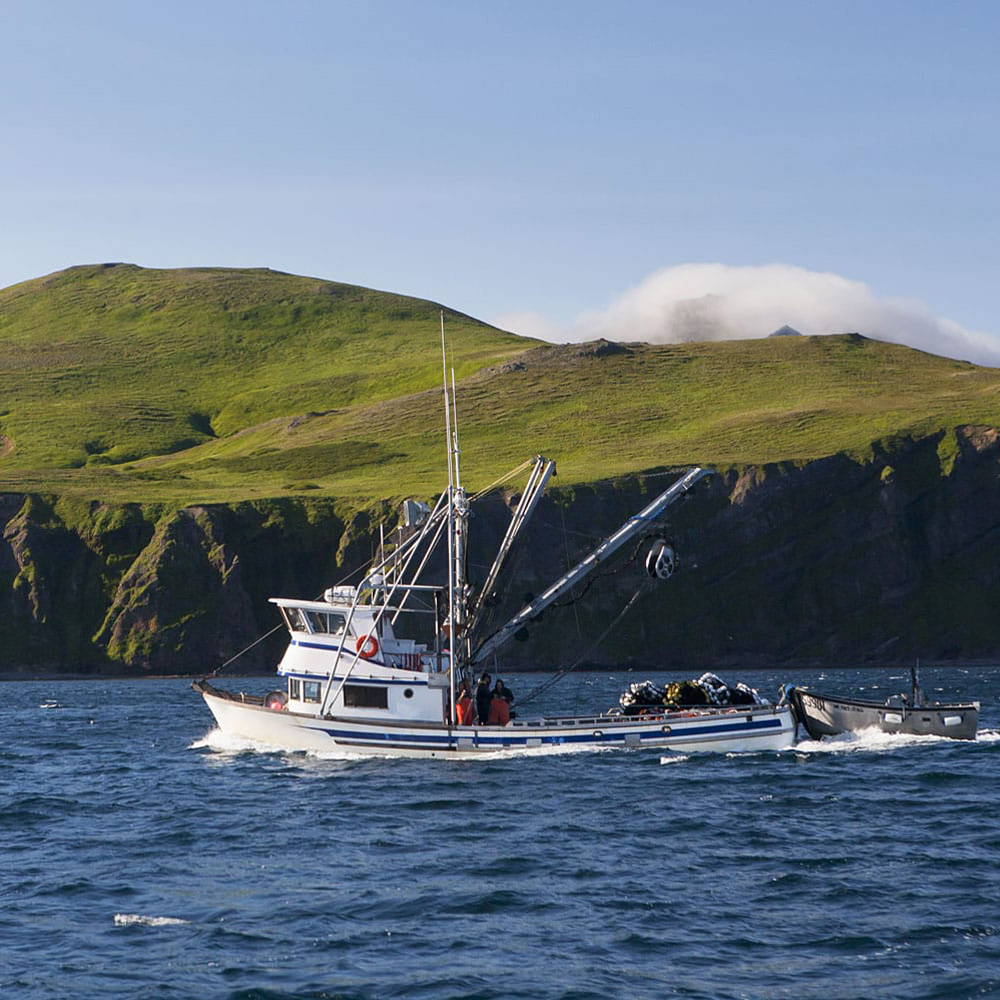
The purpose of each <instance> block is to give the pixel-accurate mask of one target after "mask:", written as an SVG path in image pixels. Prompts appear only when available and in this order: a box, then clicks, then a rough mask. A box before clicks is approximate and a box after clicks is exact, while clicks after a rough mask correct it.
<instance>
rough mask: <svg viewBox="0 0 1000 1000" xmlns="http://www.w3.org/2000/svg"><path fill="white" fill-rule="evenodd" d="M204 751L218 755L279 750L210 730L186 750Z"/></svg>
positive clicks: (266, 744) (216, 730)
mask: <svg viewBox="0 0 1000 1000" xmlns="http://www.w3.org/2000/svg"><path fill="white" fill-rule="evenodd" d="M204 749H209V750H218V751H219V752H220V753H243V752H244V751H246V750H256V751H258V752H260V753H274V752H275V751H276V750H280V749H281V748H280V747H275V746H272V745H271V744H270V743H261V742H260V741H258V740H250V739H246V738H244V737H242V736H234V735H233V734H232V733H225V732H223V731H222V730H221V729H210V730H209V731H208V732H207V733H205V735H204V736H203V737H202V738H201V739H200V740H195V741H194V742H193V743H192V744H190V745H189V746H188V750H204Z"/></svg>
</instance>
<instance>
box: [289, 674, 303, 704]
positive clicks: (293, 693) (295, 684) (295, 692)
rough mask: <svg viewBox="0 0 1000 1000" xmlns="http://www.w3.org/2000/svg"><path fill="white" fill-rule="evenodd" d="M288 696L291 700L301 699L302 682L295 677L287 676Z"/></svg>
mask: <svg viewBox="0 0 1000 1000" xmlns="http://www.w3.org/2000/svg"><path fill="white" fill-rule="evenodd" d="M288 697H289V698H290V699H291V700H292V701H301V700H302V682H301V681H300V680H299V679H298V678H297V677H289V678H288Z"/></svg>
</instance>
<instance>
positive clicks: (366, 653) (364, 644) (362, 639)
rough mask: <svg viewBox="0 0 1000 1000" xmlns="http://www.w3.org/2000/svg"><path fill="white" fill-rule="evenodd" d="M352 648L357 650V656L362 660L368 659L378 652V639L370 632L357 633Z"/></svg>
mask: <svg viewBox="0 0 1000 1000" xmlns="http://www.w3.org/2000/svg"><path fill="white" fill-rule="evenodd" d="M354 648H355V649H356V650H357V651H358V656H360V657H361V659H362V660H370V659H371V658H372V657H373V656H374V655H375V654H376V653H377V652H378V639H376V638H375V636H374V635H371V634H370V633H369V634H368V635H359V636H358V641H357V644H356V645H355V647H354Z"/></svg>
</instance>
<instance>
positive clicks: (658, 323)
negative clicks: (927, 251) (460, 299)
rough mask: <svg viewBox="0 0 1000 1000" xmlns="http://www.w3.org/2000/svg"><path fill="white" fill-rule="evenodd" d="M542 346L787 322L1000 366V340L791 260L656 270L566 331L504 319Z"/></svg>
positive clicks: (758, 331) (712, 333)
mask: <svg viewBox="0 0 1000 1000" xmlns="http://www.w3.org/2000/svg"><path fill="white" fill-rule="evenodd" d="M498 323H499V325H506V328H507V329H513V330H514V331H515V332H518V333H523V334H526V335H530V336H536V337H541V338H543V339H545V340H572V341H579V340H594V339H597V338H598V337H605V338H607V339H608V340H626V341H629V340H631V341H646V342H648V343H654V344H663V343H683V342H685V341H694V340H734V339H752V338H757V337H766V336H768V335H769V334H770V333H772V332H774V331H775V330H777V329H779V328H780V327H782V326H785V325H788V326H791V327H793V328H794V329H795V330H798V331H799V332H800V333H803V334H806V335H819V334H833V333H847V332H858V333H862V334H864V335H865V336H868V337H874V338H876V339H878V340H887V341H891V342H893V343H898V344H906V345H907V346H909V347H915V348H918V349H919V350H922V351H928V352H930V353H932V354H940V355H944V356H946V357H952V358H958V359H961V360H967V361H974V362H976V363H977V364H985V365H1000V341H998V340H997V339H996V338H993V337H990V336H988V335H986V334H983V333H976V332H974V331H971V330H966V329H965V328H964V327H962V326H960V325H959V324H958V323H955V322H953V321H952V320H949V319H945V318H943V317H939V316H936V315H935V314H934V312H933V311H932V310H931V309H930V308H929V307H928V306H927V305H926V304H924V303H922V302H919V301H914V300H909V299H892V298H881V297H879V296H877V295H876V294H875V293H874V292H873V291H872V290H871V288H869V287H868V285H866V284H864V283H863V282H860V281H855V280H853V279H850V278H845V277H842V276H841V275H838V274H832V273H826V272H821V271H810V270H807V269H806V268H802V267H795V266H793V265H790V264H764V265H754V266H734V265H729V264H679V265H677V266H674V267H666V268H663V269H661V270H658V271H654V272H653V273H652V274H650V275H648V276H647V277H646V278H644V279H643V280H642V281H640V282H639V284H637V285H636V286H635V287H633V288H631V289H629V290H628V291H626V292H625V293H624V294H622V295H620V296H619V297H618V298H617V299H615V301H614V302H612V303H611V304H610V305H609V306H608V307H607V308H606V309H602V310H599V311H594V312H587V313H583V314H582V315H580V316H578V317H577V319H576V320H575V321H574V322H573V323H572V324H571V325H570V326H569V327H568V328H559V327H557V326H555V325H554V324H552V323H550V322H548V321H546V320H545V319H544V318H542V317H539V316H536V315H533V314H520V315H509V316H506V317H501V319H500V320H498Z"/></svg>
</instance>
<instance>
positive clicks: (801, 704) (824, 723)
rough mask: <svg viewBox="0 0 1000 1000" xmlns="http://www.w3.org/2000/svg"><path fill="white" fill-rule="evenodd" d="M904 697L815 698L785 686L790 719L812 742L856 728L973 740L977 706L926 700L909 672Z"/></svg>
mask: <svg viewBox="0 0 1000 1000" xmlns="http://www.w3.org/2000/svg"><path fill="white" fill-rule="evenodd" d="M910 675H911V690H910V693H909V694H897V695H892V696H891V697H889V698H887V699H886V700H885V701H882V702H878V701H864V700H861V699H858V698H845V697H842V696H840V695H828V694H820V693H819V692H818V691H813V690H811V689H810V688H801V687H795V686H789V687H788V688H787V691H786V698H787V701H788V702H789V703H790V704H791V706H792V710H793V712H794V713H795V717H796V719H797V720H798V721H799V722H801V723H802V725H803V726H805V729H806V732H808V733H809V735H810V737H811V738H812V739H814V740H818V739H821V738H822V737H824V736H837V735H839V734H840V733H848V732H857V731H859V730H862V729H873V728H874V729H879V730H881V731H882V732H883V733H906V734H907V735H910V736H947V737H949V738H951V739H955V740H974V739H975V738H976V731H977V729H978V728H979V702H978V701H968V702H938V701H929V700H928V698H927V696H926V695H925V694H924V691H923V689H922V688H921V687H920V683H919V681H918V680H917V671H916V668H911V671H910Z"/></svg>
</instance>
